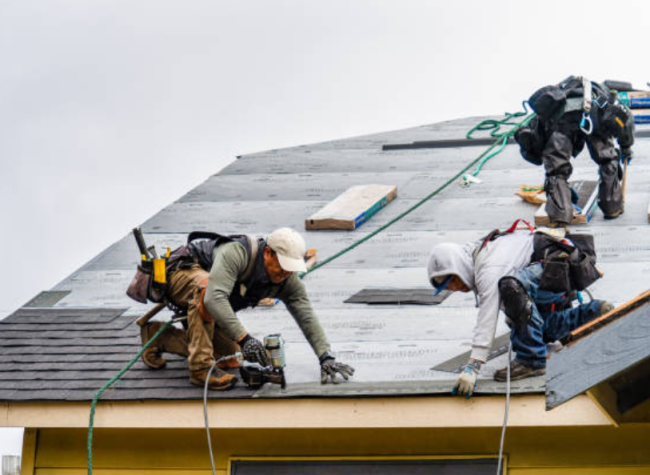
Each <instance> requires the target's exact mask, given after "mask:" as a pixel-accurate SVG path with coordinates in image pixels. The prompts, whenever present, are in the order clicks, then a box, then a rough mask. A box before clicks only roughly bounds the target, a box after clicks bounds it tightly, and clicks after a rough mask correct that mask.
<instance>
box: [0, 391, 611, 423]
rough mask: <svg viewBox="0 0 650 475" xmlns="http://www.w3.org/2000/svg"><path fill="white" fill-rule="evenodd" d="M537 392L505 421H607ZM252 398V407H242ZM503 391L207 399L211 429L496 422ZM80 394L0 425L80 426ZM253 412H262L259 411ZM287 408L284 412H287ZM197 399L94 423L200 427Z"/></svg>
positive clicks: (0, 415)
mask: <svg viewBox="0 0 650 475" xmlns="http://www.w3.org/2000/svg"><path fill="white" fill-rule="evenodd" d="M545 403H546V399H545V397H544V395H514V396H511V399H510V413H509V417H508V425H509V426H510V427H530V426H536V427H554V426H610V425H611V421H610V420H609V419H608V418H607V417H606V416H605V415H604V414H603V413H602V412H601V411H600V409H599V408H598V406H597V405H596V404H594V403H593V401H591V400H590V399H589V398H588V397H587V396H585V395H581V396H578V397H576V398H575V399H573V400H571V401H569V402H568V403H566V404H564V405H563V406H562V407H559V408H557V409H555V410H553V411H550V412H547V411H545ZM250 405H255V410H254V411H252V410H250V409H251V407H250ZM504 407H505V396H482V397H474V398H472V399H470V400H466V399H464V398H460V397H452V396H432V397H401V398H394V397H392V398H390V397H389V398H385V397H384V398H364V399H353V398H337V399H290V400H277V399H276V400H270V399H256V400H232V399H229V400H225V399H219V400H215V399H212V400H211V401H210V402H209V403H208V412H209V418H210V426H211V427H212V428H213V429H279V428H286V429H304V428H328V429H334V428H427V427H458V428H460V427H501V426H502V424H503V414H504ZM89 413H90V404H89V403H88V402H4V403H2V406H0V426H5V427H26V428H87V427H88V418H89ZM259 414H264V417H263V418H260V417H259ZM287 414H291V417H287ZM203 427H204V419H203V402H202V401H129V402H112V401H111V402H106V401H103V402H102V401H100V403H99V404H98V405H97V411H96V413H95V428H131V429H141V428H160V429H170V428H175V429H195V428H203Z"/></svg>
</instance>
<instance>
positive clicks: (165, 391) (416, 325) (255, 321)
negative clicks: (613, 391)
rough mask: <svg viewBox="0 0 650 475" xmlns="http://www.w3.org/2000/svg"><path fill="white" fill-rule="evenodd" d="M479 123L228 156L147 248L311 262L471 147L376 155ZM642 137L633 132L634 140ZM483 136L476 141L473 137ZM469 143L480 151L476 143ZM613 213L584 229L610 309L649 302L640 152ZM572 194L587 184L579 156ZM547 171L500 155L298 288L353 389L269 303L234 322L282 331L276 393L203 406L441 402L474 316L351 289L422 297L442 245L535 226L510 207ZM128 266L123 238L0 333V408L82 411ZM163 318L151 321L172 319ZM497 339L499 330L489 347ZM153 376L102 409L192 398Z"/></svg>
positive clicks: (103, 357) (160, 374) (488, 389)
mask: <svg viewBox="0 0 650 475" xmlns="http://www.w3.org/2000/svg"><path fill="white" fill-rule="evenodd" d="M480 119H482V118H468V119H462V120H455V121H449V122H442V123H438V124H433V125H427V126H422V127H415V128H411V129H406V130H400V131H394V132H387V133H382V134H376V135H369V136H364V137H356V138H350V139H343V140H336V141H332V142H325V143H320V144H314V145H304V146H300V147H293V148H288V149H281V150H270V151H267V152H262V153H255V154H250V155H245V156H242V157H239V159H238V160H236V161H235V162H234V163H232V164H231V165H229V166H228V167H226V168H225V169H224V170H222V171H221V172H220V173H218V174H215V175H213V176H211V177H210V178H209V179H208V180H207V181H206V182H204V183H203V184H202V185H200V186H198V187H197V188H195V189H194V190H192V191H190V192H189V193H188V194H187V195H185V196H183V197H182V198H181V199H179V200H178V201H176V202H175V203H173V204H171V205H170V206H167V207H166V208H164V209H163V210H162V211H160V212H159V213H158V214H156V215H155V216H153V217H152V218H151V219H150V220H148V221H147V222H146V223H144V224H143V226H142V229H143V231H144V232H145V238H146V240H147V242H148V244H156V246H158V247H159V248H161V247H164V246H170V247H171V248H172V249H173V248H174V247H176V246H178V245H180V244H182V243H183V242H184V240H185V238H186V235H187V233H189V232H190V231H193V230H213V231H218V232H221V233H248V234H252V235H266V234H268V233H270V232H271V231H272V230H273V229H275V228H277V227H281V226H290V227H293V228H294V229H297V230H300V231H301V232H303V234H304V236H305V238H306V241H307V245H308V247H316V248H317V249H318V255H319V257H320V259H321V260H322V259H324V258H326V257H328V256H330V255H333V254H334V253H336V252H337V251H339V250H341V249H343V248H344V247H346V246H347V245H349V244H351V243H352V242H354V241H356V240H358V239H359V238H361V237H363V236H365V235H367V234H368V233H369V232H371V231H373V230H375V229H377V228H378V227H380V226H381V225H382V224H385V223H386V222H388V221H389V220H390V219H391V218H393V217H395V216H397V215H398V214H399V213H401V212H403V211H404V210H406V209H407V208H409V207H410V206H412V205H413V204H414V203H416V202H417V201H418V200H419V199H421V198H423V197H424V196H426V195H428V194H429V193H430V192H431V191H433V190H434V189H436V188H437V187H439V186H440V185H442V184H443V183H444V182H446V181H447V180H448V179H449V178H450V177H451V176H453V175H454V174H455V173H457V172H458V171H459V170H460V169H461V168H462V167H463V166H465V165H466V164H468V163H469V162H471V161H472V160H473V159H475V158H476V157H477V156H478V155H479V154H480V153H481V152H482V151H483V150H484V147H475V146H472V147H457V148H441V149H415V150H408V149H407V150H386V151H383V150H382V146H383V145H386V144H398V143H411V142H415V141H430V140H440V139H459V138H463V137H464V134H465V132H466V131H467V130H469V129H470V128H471V127H472V126H473V125H475V124H476V123H477V122H478V121H479V120H480ZM640 129H641V130H643V128H642V127H641V128H640ZM486 135H487V134H485V136H486ZM477 136H480V135H478V134H477ZM635 153H636V159H635V160H634V161H633V162H632V164H631V165H630V167H629V176H628V180H627V196H626V198H627V199H626V211H625V214H624V215H622V216H621V217H620V218H619V219H616V220H613V221H606V220H604V219H603V215H602V213H601V212H600V211H597V212H596V213H595V216H594V218H593V220H592V221H591V223H590V224H589V225H588V226H586V227H580V229H581V230H583V229H584V230H587V231H588V232H591V233H593V234H594V235H595V239H596V245H597V250H598V252H599V259H600V267H601V269H602V270H604V272H605V277H604V278H603V279H601V280H599V281H598V282H596V284H595V285H594V286H593V287H592V289H591V290H592V293H593V294H594V296H595V297H596V298H602V299H607V300H611V301H613V302H614V303H616V304H620V303H622V302H625V301H626V300H629V299H630V298H632V297H634V296H636V295H637V294H639V293H641V292H642V291H644V290H646V289H647V286H648V275H650V240H649V239H648V238H647V230H648V222H647V220H648V217H647V208H648V203H649V202H650V163H648V162H647V160H646V159H645V157H647V156H648V155H650V141H649V140H648V139H647V138H645V137H643V138H640V139H638V140H637V144H636V145H635ZM573 164H574V173H573V178H574V179H597V167H596V165H595V164H594V163H593V162H592V161H591V160H590V159H589V156H588V153H587V152H586V151H585V152H583V153H582V154H581V155H580V156H579V157H577V159H575V160H574V163H573ZM543 175H544V171H543V169H542V168H541V167H534V166H532V165H530V164H528V163H527V162H525V161H524V160H523V159H522V158H521V157H520V155H519V150H518V147H517V146H516V145H509V146H507V147H506V149H505V150H504V152H503V153H501V154H500V155H498V156H496V157H495V158H493V159H492V160H491V161H490V162H489V163H488V164H487V165H486V166H485V167H484V168H483V171H482V172H481V174H480V178H481V180H482V181H483V183H482V184H475V185H472V186H471V187H469V188H462V187H461V186H459V185H458V184H453V185H451V186H450V187H448V188H447V189H445V190H444V191H443V192H442V193H441V194H439V195H438V196H436V197H434V198H433V199H432V200H431V201H430V202H428V203H426V204H424V205H423V206H422V207H420V208H419V209H418V210H416V211H415V212H414V213H412V214H410V215H408V216H407V217H405V218H404V219H403V220H401V221H399V222H397V223H396V224H395V225H393V226H392V227H391V228H389V229H388V230H386V231H384V232H383V233H381V234H379V235H377V236H376V237H374V238H373V239H371V240H370V241H369V242H367V243H364V244H363V245H361V246H360V247H358V248H356V249H354V250H352V251H351V252H349V253H348V254H345V255H343V256H342V257H340V258H339V259H337V260H335V261H333V262H331V263H330V264H328V265H327V266H325V267H323V268H321V269H318V270H317V271H315V272H314V273H313V274H310V275H308V276H307V277H306V278H305V284H306V286H307V290H308V292H309V295H310V297H311V299H312V303H313V305H314V307H315V309H316V312H317V314H318V315H319V317H320V320H321V323H322V324H323V327H324V328H325V331H326V332H327V334H328V336H329V339H330V341H331V343H332V347H333V350H334V351H335V352H336V353H337V354H338V355H339V358H340V359H341V360H342V361H344V362H347V363H350V364H352V365H353V366H355V367H356V370H357V372H356V374H355V377H354V382H352V383H346V384H339V385H326V386H322V385H320V384H319V383H318V381H319V376H320V375H319V366H318V362H317V359H316V357H315V355H314V354H313V352H312V350H311V348H310V347H309V345H308V344H307V342H306V341H305V339H304V337H303V336H302V334H301V333H300V330H299V328H298V326H297V325H296V324H295V322H294V321H293V319H292V318H291V316H290V315H289V313H288V312H287V311H286V310H285V309H284V306H283V305H282V304H280V305H278V306H276V307H272V308H266V307H258V308H256V309H253V310H246V311H243V312H240V313H239V316H240V318H241V319H242V321H243V322H244V325H245V326H246V327H247V329H248V330H249V332H250V333H251V334H253V335H255V336H257V337H259V338H261V337H263V336H264V335H266V334H270V333H276V332H280V333H281V334H282V335H283V337H284V338H285V340H286V356H287V362H288V366H287V369H286V373H287V379H288V383H289V385H288V388H287V389H286V391H281V390H280V389H279V388H278V387H277V386H273V387H266V388H263V389H262V390H259V391H251V390H248V389H246V388H244V387H239V386H238V387H237V388H235V389H234V390H232V391H227V392H223V393H212V394H211V397H219V398H249V397H366V396H392V395H394V396H401V395H425V394H448V392H449V391H450V389H451V386H452V384H453V382H454V381H455V379H456V377H457V374H455V373H451V372H443V371H433V370H431V369H430V368H431V367H433V366H436V365H438V364H440V363H443V362H445V361H446V360H449V359H450V358H453V357H455V356H457V355H459V354H461V353H463V352H466V351H468V350H469V349H470V343H471V338H472V331H473V327H474V323H475V317H476V309H475V308H474V304H475V302H474V297H473V295H472V294H460V293H457V294H454V295H451V296H450V297H449V298H447V299H446V300H445V301H444V303H443V304H442V305H438V306H430V305H424V306H421V305H372V306H365V305H359V304H346V303H343V302H344V300H346V299H347V298H349V297H350V296H351V295H353V294H354V293H356V292H358V291H359V290H361V289H363V288H373V287H376V288H380V287H383V288H387V287H392V288H411V289H412V288H428V285H429V284H428V282H427V277H426V271H425V266H426V259H427V255H428V252H429V250H430V249H431V247H432V246H433V245H435V244H437V243H440V242H444V241H454V242H465V241H469V240H474V239H478V238H480V237H481V236H483V235H484V234H486V233H487V232H488V231H490V230H492V229H494V228H501V229H503V228H504V227H507V226H508V225H509V224H511V223H512V222H513V221H514V219H516V218H518V217H522V218H527V219H529V220H531V221H532V220H533V215H534V213H535V211H536V209H537V207H536V206H533V205H529V204H526V203H524V202H523V201H522V200H521V199H520V198H518V197H516V196H515V195H514V193H515V191H516V190H517V189H518V187H519V185H520V184H530V185H538V184H541V183H542V182H543ZM367 183H380V184H391V185H397V187H398V197H397V199H396V200H395V201H394V202H392V203H391V204H389V205H388V206H387V207H386V208H385V209H383V210H382V211H380V212H379V213H378V214H376V215H375V216H374V217H373V218H372V219H371V220H370V221H369V222H367V223H365V224H364V225H363V226H361V227H360V228H359V229H357V230H355V231H309V232H307V231H304V220H305V218H306V217H308V216H310V215H311V214H312V213H314V212H315V211H316V210H318V209H319V208H321V207H322V206H324V205H325V204H326V203H327V202H329V201H330V200H332V199H333V198H335V197H336V196H338V195H339V194H340V193H342V192H343V191H345V190H346V189H347V188H349V187H350V186H352V185H357V184H367ZM138 258H139V253H138V250H137V247H136V244H135V242H134V239H133V237H132V235H131V234H130V233H128V234H126V235H125V237H124V238H123V239H122V240H120V241H119V242H117V243H115V244H114V245H112V246H111V247H109V248H108V249H107V250H105V251H104V252H102V253H101V254H99V255H98V256H97V257H96V258H94V259H93V260H91V261H90V262H88V263H87V264H86V265H85V266H83V267H82V268H81V269H79V270H78V271H76V272H75V273H73V274H72V275H71V276H69V277H68V278H66V279H65V280H64V281H63V282H61V283H60V284H58V285H57V286H56V287H54V288H53V289H52V291H54V292H57V293H56V294H52V293H46V294H44V295H42V296H40V298H39V299H38V300H36V301H33V302H32V303H30V304H29V306H25V307H23V308H22V309H20V310H18V311H17V312H16V313H15V314H14V315H12V316H10V317H8V318H7V319H5V320H4V321H2V322H0V380H2V384H1V385H0V400H15V401H21V400H90V399H92V397H93V395H94V394H95V392H96V391H97V389H98V388H99V387H101V385H102V384H103V383H105V382H106V381H107V380H108V379H110V378H111V377H112V376H113V375H114V374H115V373H117V372H118V371H119V369H121V368H122V367H123V366H124V364H125V363H126V362H127V361H129V360H130V359H131V358H132V357H133V356H134V355H135V354H136V353H137V351H138V349H139V347H140V337H139V327H137V325H136V324H135V323H134V321H135V319H136V318H137V317H138V316H141V315H142V314H144V313H145V312H146V311H147V309H148V308H149V306H145V305H141V304H137V303H135V302H134V301H132V300H130V299H129V298H128V297H127V296H126V295H125V289H126V287H127V285H128V283H129V281H130V279H131V277H132V276H133V273H134V269H135V266H136V264H137V261H138ZM170 315H171V314H170V313H169V312H164V313H162V314H161V315H160V317H159V319H163V320H164V319H167V318H169V317H170ZM506 332H507V327H506V326H505V324H504V322H503V319H501V321H500V323H499V327H498V329H497V336H498V335H501V334H503V333H506ZM167 359H168V361H169V364H168V367H167V368H166V369H163V370H159V371H153V370H149V369H147V368H146V367H145V366H144V365H143V363H142V362H138V363H137V364H136V365H135V366H134V367H133V368H132V369H131V371H129V372H128V373H127V374H126V375H125V376H124V377H123V379H122V380H121V381H119V382H118V383H117V384H116V385H115V386H114V388H113V389H111V390H109V391H107V392H105V393H104V395H103V396H102V399H109V400H139V399H199V398H201V397H202V389H201V388H197V387H194V386H191V385H190V384H189V381H188V371H187V364H186V362H185V361H184V360H183V359H182V358H180V357H176V356H172V355H167ZM505 362H506V355H505V354H503V355H501V356H499V357H497V358H495V359H494V360H492V361H490V362H488V364H487V365H486V366H484V369H483V370H482V372H481V379H480V381H479V384H478V387H477V392H478V393H504V392H505V384H499V383H495V382H493V381H492V373H493V372H494V370H496V369H498V368H500V367H503V366H504V365H505ZM543 391H544V379H543V377H539V378H532V379H528V380H524V381H520V382H516V383H513V392H516V393H517V392H518V393H541V392H543Z"/></svg>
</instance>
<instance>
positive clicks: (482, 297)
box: [427, 225, 613, 398]
mask: <svg viewBox="0 0 650 475" xmlns="http://www.w3.org/2000/svg"><path fill="white" fill-rule="evenodd" d="M512 229H513V231H512V232H508V233H502V234H501V235H500V236H499V237H498V239H494V240H491V239H487V238H485V239H482V240H479V241H476V242H469V243H466V244H464V245H461V244H455V243H442V244H439V245H437V246H435V247H434V248H433V250H432V252H431V254H430V256H429V261H428V265H427V272H428V278H429V281H430V282H431V284H432V285H433V286H434V287H435V288H436V289H438V290H437V293H439V292H440V291H442V290H443V289H447V290H451V291H453V292H457V291H458V292H470V291H472V292H474V294H475V296H476V300H477V306H478V314H477V320H476V326H475V327H474V336H473V339H472V351H471V354H470V358H469V361H468V363H467V365H466V367H465V369H464V371H463V372H462V373H461V375H460V376H459V378H458V380H457V381H456V383H455V385H454V389H453V391H452V392H454V393H459V394H461V395H466V396H467V397H468V398H469V397H470V396H471V395H472V393H473V391H474V388H475V386H476V381H477V377H478V374H479V371H480V369H481V365H482V364H483V363H485V361H486V360H487V357H488V354H489V352H490V349H491V347H492V343H493V341H494V334H495V331H496V327H497V319H498V315H499V309H500V302H501V301H503V307H504V311H505V313H506V322H507V323H508V325H509V326H510V328H511V335H510V339H511V343H512V349H513V352H515V353H516V357H515V360H514V361H513V362H512V365H511V379H512V380H517V379H523V378H527V377H531V376H536V375H540V374H544V373H545V368H546V351H547V349H546V343H548V342H552V341H555V340H558V339H560V338H561V337H563V336H564V335H565V334H567V333H569V332H570V331H572V330H574V329H575V328H577V327H579V326H581V325H583V324H584V323H586V322H588V321H590V320H592V319H593V318H596V317H597V316H599V315H600V314H601V313H603V312H606V311H609V310H610V309H611V308H613V306H612V305H611V304H610V303H608V302H605V301H601V300H593V301H591V302H589V303H586V304H581V305H578V306H576V307H575V308H572V306H571V305H572V302H571V298H569V297H568V295H570V294H569V293H568V292H549V291H542V290H540V289H539V282H540V278H541V273H542V265H541V263H540V262H532V263H531V255H532V254H533V240H534V239H533V237H534V233H533V232H532V231H529V230H525V231H524V230H514V225H513V228H512ZM488 237H489V236H488ZM506 377H507V367H506V368H504V369H502V370H499V371H497V372H496V373H495V375H494V379H495V380H497V381H505V380H506Z"/></svg>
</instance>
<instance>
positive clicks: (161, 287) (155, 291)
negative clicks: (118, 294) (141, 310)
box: [126, 261, 167, 303]
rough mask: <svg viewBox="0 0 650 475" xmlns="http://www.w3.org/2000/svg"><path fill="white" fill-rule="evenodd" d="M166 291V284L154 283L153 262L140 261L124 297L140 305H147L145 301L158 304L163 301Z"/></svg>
mask: <svg viewBox="0 0 650 475" xmlns="http://www.w3.org/2000/svg"><path fill="white" fill-rule="evenodd" d="M166 290H167V285H166V284H161V283H159V282H154V272H153V262H152V261H142V262H140V264H139V265H138V268H137V270H136V271H135V276H133V279H132V280H131V283H130V284H129V287H128V288H127V289H126V295H128V296H129V297H131V298H132V299H133V300H135V301H136V302H140V303H147V300H148V301H151V302H154V303H160V302H162V301H163V300H164V299H165V291H166Z"/></svg>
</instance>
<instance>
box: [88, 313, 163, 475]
mask: <svg viewBox="0 0 650 475" xmlns="http://www.w3.org/2000/svg"><path fill="white" fill-rule="evenodd" d="M173 322H174V320H169V321H167V322H165V324H164V325H163V326H161V327H160V329H159V330H158V331H157V332H156V333H155V334H154V335H153V337H151V340H149V341H148V342H147V343H146V344H145V345H143V346H142V348H141V349H140V351H139V352H138V354H137V355H135V356H134V357H133V358H132V359H131V361H129V362H128V363H127V364H126V366H125V367H124V368H122V369H121V370H120V372H119V373H117V374H116V375H115V376H113V377H112V378H111V379H110V380H109V381H107V382H106V383H105V384H104V385H103V386H102V387H101V388H100V389H99V391H97V394H95V397H94V398H93V401H92V402H91V403H90V422H89V424H88V475H92V473H93V427H94V425H95V408H96V406H97V401H99V398H100V397H101V396H102V394H103V393H104V391H106V390H107V389H108V388H109V387H110V386H111V385H112V384H113V383H115V382H116V381H117V380H119V379H120V378H121V377H122V376H124V373H126V372H127V371H128V370H129V369H131V366H133V365H134V364H135V362H136V361H138V358H140V357H141V356H142V354H143V353H144V352H145V350H146V349H147V348H149V347H150V346H151V344H152V343H153V342H154V340H155V339H156V338H158V337H159V336H160V334H161V333H162V332H164V331H165V330H166V329H167V327H168V326H169V325H171V324H172V323H173Z"/></svg>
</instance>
